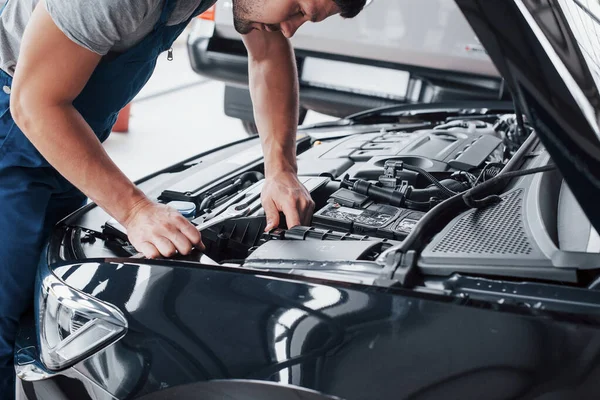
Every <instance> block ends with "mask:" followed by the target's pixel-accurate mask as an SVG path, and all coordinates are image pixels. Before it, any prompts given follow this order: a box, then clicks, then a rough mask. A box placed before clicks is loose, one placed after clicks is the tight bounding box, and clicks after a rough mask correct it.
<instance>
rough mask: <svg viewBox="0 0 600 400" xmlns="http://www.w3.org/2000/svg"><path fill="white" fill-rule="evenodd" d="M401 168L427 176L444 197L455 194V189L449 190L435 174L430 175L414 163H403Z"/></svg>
mask: <svg viewBox="0 0 600 400" xmlns="http://www.w3.org/2000/svg"><path fill="white" fill-rule="evenodd" d="M402 168H404V169H406V170H409V171H414V172H417V173H419V174H421V175H423V176H424V177H425V178H427V180H428V181H430V182H431V183H433V184H434V185H435V186H437V187H438V188H439V189H440V190H441V192H442V193H443V194H444V197H446V198H448V197H452V196H454V195H455V194H456V192H455V191H453V190H450V189H448V188H447V187H446V186H444V185H442V184H441V183H440V181H439V180H438V179H437V178H436V177H435V176H433V175H431V174H430V173H429V172H427V171H425V170H424V169H423V168H420V167H415V166H414V165H408V164H404V165H403V166H402Z"/></svg>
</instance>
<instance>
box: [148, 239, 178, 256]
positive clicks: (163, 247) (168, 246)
mask: <svg viewBox="0 0 600 400" xmlns="http://www.w3.org/2000/svg"><path fill="white" fill-rule="evenodd" d="M152 244H153V245H154V246H155V247H156V248H157V249H158V251H160V254H161V255H162V256H163V257H173V256H174V255H175V253H176V251H177V249H176V248H175V245H174V244H173V243H172V242H171V241H170V240H169V239H167V238H166V237H164V236H157V237H155V238H154V239H153V240H152Z"/></svg>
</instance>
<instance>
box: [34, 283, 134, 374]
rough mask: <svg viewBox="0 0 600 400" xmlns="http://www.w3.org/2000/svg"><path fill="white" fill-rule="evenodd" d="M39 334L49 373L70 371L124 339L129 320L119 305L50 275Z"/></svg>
mask: <svg viewBox="0 0 600 400" xmlns="http://www.w3.org/2000/svg"><path fill="white" fill-rule="evenodd" d="M40 286H41V287H40V293H39V297H38V304H37V308H38V312H39V320H38V335H39V343H40V353H41V359H42V361H43V363H44V365H45V366H46V368H48V369H49V370H55V371H56V370H60V369H64V368H67V367H69V366H71V365H73V364H75V363H76V362H78V361H80V360H82V359H84V358H86V357H88V356H90V355H91V354H93V353H94V352H96V351H98V350H100V349H101V348H104V347H106V346H107V345H108V344H110V343H112V342H114V341H115V340H116V339H118V338H119V337H121V336H122V335H123V334H124V333H125V331H126V330H127V320H126V319H125V316H124V315H123V313H122V312H121V311H120V310H119V309H118V308H116V307H115V306H113V305H111V304H108V303H106V302H103V301H100V300H98V299H96V298H94V297H92V296H89V295H86V294H85V293H81V292H79V291H77V290H75V289H73V288H71V287H69V286H67V285H66V284H64V283H63V282H62V281H60V280H59V279H58V278H57V277H56V276H54V275H53V274H51V273H49V274H47V275H46V276H45V277H43V278H41V285H40Z"/></svg>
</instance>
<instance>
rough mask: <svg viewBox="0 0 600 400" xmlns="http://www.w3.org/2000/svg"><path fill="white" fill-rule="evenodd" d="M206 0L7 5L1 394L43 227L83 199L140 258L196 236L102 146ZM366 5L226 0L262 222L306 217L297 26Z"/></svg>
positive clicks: (3, 28) (359, 0)
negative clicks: (251, 132) (299, 158)
mask: <svg viewBox="0 0 600 400" xmlns="http://www.w3.org/2000/svg"><path fill="white" fill-rule="evenodd" d="M215 1H216V0H95V1H92V0H42V1H38V0H8V2H7V3H6V4H5V6H4V8H3V9H2V14H1V16H0V18H1V24H0V89H1V91H0V207H1V209H2V211H1V212H0V232H1V233H0V235H1V237H0V381H1V383H0V397H1V398H2V399H6V398H10V397H12V393H13V392H14V391H13V385H14V370H13V366H12V362H13V361H12V360H13V355H12V353H13V344H14V338H15V335H16V327H17V323H18V320H19V317H20V315H21V314H22V313H23V312H24V311H25V310H26V309H27V308H28V307H29V305H30V303H31V299H32V290H33V284H34V276H35V271H36V267H37V263H38V260H40V254H41V252H42V249H43V247H44V241H45V239H46V238H47V236H48V234H49V232H50V229H51V227H52V226H53V225H54V224H55V223H56V222H57V221H58V220H59V219H61V218H63V217H64V216H66V215H67V214H68V213H70V212H72V211H74V210H75V209H76V208H78V207H80V206H81V205H82V204H83V203H84V201H85V197H86V196H87V197H89V198H90V199H92V200H93V201H94V202H96V203H97V204H98V205H99V206H100V207H102V208H103V209H104V210H106V211H107V212H108V213H109V214H110V215H111V216H113V217H114V218H116V219H117V220H118V221H119V222H120V223H121V224H122V225H124V226H125V227H126V228H127V231H128V234H129V238H130V240H131V242H132V244H133V245H134V246H135V247H136V249H138V250H139V251H141V252H143V253H144V255H145V256H147V257H157V256H159V255H163V256H170V255H173V254H174V253H175V251H178V252H180V253H183V254H187V253H189V252H190V251H191V249H192V247H193V246H202V245H201V238H200V234H199V233H198V232H197V231H196V229H195V228H194V227H193V226H192V225H191V224H190V223H189V222H188V221H187V220H186V219H184V218H183V217H181V216H180V215H179V214H178V213H177V212H176V211H174V210H173V209H171V208H169V207H167V206H165V205H159V204H156V203H154V202H153V201H151V200H150V199H148V198H147V197H146V196H145V195H144V194H143V193H142V192H141V191H140V190H139V189H137V188H136V187H135V186H134V185H133V184H132V183H131V181H130V180H129V179H127V177H126V176H125V175H124V174H123V173H122V172H121V171H120V170H119V169H118V167H117V166H116V165H115V164H114V163H113V162H112V161H111V159H110V158H109V157H108V155H107V154H106V152H105V151H104V149H103V147H102V146H101V142H102V141H104V140H105V139H106V138H107V136H108V135H109V133H110V131H111V127H112V125H113V124H114V122H115V120H116V117H117V114H118V112H119V110H120V109H121V108H122V107H123V106H125V105H126V104H127V103H129V102H130V101H131V99H132V98H133V97H134V96H135V95H136V94H137V93H138V92H139V90H140V89H141V88H142V86H143V85H144V84H145V83H146V81H147V79H148V78H149V77H150V75H151V74H152V71H153V68H154V65H155V61H156V58H157V57H158V55H159V53H161V52H164V51H165V50H167V49H169V48H170V47H171V44H172V43H173V41H174V40H175V39H176V38H177V36H179V35H180V33H181V32H182V31H183V29H184V28H185V26H186V25H187V23H188V22H189V21H190V19H191V18H193V17H194V16H196V15H198V14H199V13H201V12H203V11H204V10H206V9H207V8H209V7H210V6H212V5H213V4H214V2H215ZM364 4H365V0H233V13H234V22H235V27H236V29H237V30H238V31H239V32H240V33H241V34H243V35H244V43H245V44H246V47H247V48H248V53H249V60H250V61H249V69H250V88H251V93H252V98H253V100H254V104H255V115H256V122H257V126H258V129H259V131H260V132H261V139H262V145H263V151H264V154H265V175H266V182H265V185H264V189H263V192H262V202H263V206H264V209H265V211H266V215H267V220H268V228H271V227H274V226H276V225H278V223H279V211H281V212H283V213H284V215H285V216H286V221H287V223H288V225H289V226H293V225H297V224H300V223H303V222H305V223H306V222H307V221H309V219H310V217H311V214H312V209H313V207H314V204H313V202H312V200H311V198H310V194H309V193H308V192H307V190H306V189H305V188H304V187H303V186H302V184H301V183H300V182H299V180H298V178H297V176H296V161H295V160H296V154H295V133H296V125H297V121H298V115H297V113H298V77H297V72H296V65H295V61H294V52H293V50H292V47H291V46H290V43H289V40H288V38H290V37H291V36H292V35H293V34H294V33H295V31H296V30H297V29H298V28H299V27H300V26H301V25H302V24H303V23H305V22H307V21H312V22H319V21H322V20H324V19H325V18H327V17H329V16H331V15H334V14H341V16H342V17H345V18H350V17H354V16H355V15H356V14H357V13H358V12H360V10H361V9H362V8H363V6H364Z"/></svg>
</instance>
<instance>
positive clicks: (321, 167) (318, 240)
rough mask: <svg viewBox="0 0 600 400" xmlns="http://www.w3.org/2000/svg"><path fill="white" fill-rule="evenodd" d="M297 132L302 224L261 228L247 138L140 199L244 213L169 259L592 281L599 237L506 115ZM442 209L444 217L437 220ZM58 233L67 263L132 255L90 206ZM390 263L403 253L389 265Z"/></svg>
mask: <svg viewBox="0 0 600 400" xmlns="http://www.w3.org/2000/svg"><path fill="white" fill-rule="evenodd" d="M440 114H441V115H440ZM304 133H305V134H306V136H305V137H303V138H301V139H300V140H298V175H299V177H300V180H301V182H302V183H303V184H304V185H305V186H306V188H307V189H308V190H309V191H310V193H311V196H312V198H313V200H314V201H315V211H314V215H313V217H312V222H311V224H310V225H309V226H295V227H287V226H286V223H285V218H284V216H283V214H282V221H281V224H280V226H279V227H278V228H276V229H273V230H271V231H268V232H265V226H266V220H265V216H264V210H263V209H262V206H261V202H260V193H261V189H262V185H263V183H264V175H263V173H264V170H263V164H262V154H261V150H260V145H259V144H258V143H256V142H257V141H256V142H254V143H252V142H251V141H250V142H248V143H247V144H245V145H244V146H245V147H244V149H243V150H241V151H235V152H234V153H233V154H231V155H230V156H225V157H222V158H221V159H220V160H219V161H216V162H209V161H210V160H209V161H204V160H201V161H200V162H198V161H197V160H196V161H190V162H187V163H184V164H182V165H180V166H179V167H178V168H176V169H173V170H170V171H167V172H163V173H162V174H158V175H157V176H156V177H153V178H152V179H150V180H149V181H148V182H147V183H146V184H145V185H146V187H148V186H151V188H150V189H147V192H150V193H152V194H153V195H154V197H155V199H156V201H159V202H162V203H165V204H168V205H171V206H172V207H174V208H176V209H178V210H179V211H180V212H181V213H182V214H183V215H184V216H185V217H186V218H188V219H189V220H190V221H191V222H192V223H193V224H195V225H201V224H204V223H206V222H208V221H211V220H212V219H215V218H219V216H220V215H223V213H224V212H226V210H228V209H229V208H230V207H232V206H236V205H240V204H243V205H244V207H247V213H246V214H245V215H244V216H241V217H236V218H230V219H226V220H223V221H221V222H219V223H216V224H214V225H213V226H210V227H209V228H207V229H204V230H203V231H202V238H203V243H204V244H205V246H206V250H205V251H204V252H203V253H200V252H199V251H194V252H193V253H192V254H190V255H187V256H184V255H176V256H175V257H173V258H174V259H176V260H178V261H186V262H194V263H197V262H201V263H207V264H215V265H230V266H238V267H245V268H254V269H263V270H277V271H285V272H289V273H294V274H301V275H307V276H316V277H324V278H329V279H335V280H342V281H351V282H359V283H367V284H375V283H379V284H380V283H381V282H387V281H390V282H400V283H401V284H407V280H406V277H407V276H408V275H410V274H412V272H410V271H417V272H418V274H419V275H421V276H425V277H430V278H431V279H430V280H429V285H432V284H433V283H431V282H435V281H436V279H448V278H451V277H456V276H457V274H460V276H475V277H478V278H481V279H486V278H490V277H496V278H502V279H521V280H523V279H524V280H533V281H541V282H562V283H565V282H566V283H568V284H570V285H581V286H586V285H589V284H590V283H591V281H592V280H593V279H592V277H593V274H592V273H591V272H589V271H591V270H593V269H594V268H595V266H597V265H600V263H599V262H598V261H600V259H599V258H600V255H599V252H600V237H598V235H597V233H596V232H595V230H594V229H593V228H592V226H591V224H590V223H589V221H588V220H587V218H586V217H585V215H584V214H583V212H582V211H581V209H580V208H579V206H578V204H577V202H576V201H575V199H574V197H573V195H572V194H570V191H569V188H568V187H567V186H566V185H565V184H564V181H563V180H562V178H561V176H560V174H559V172H558V171H557V170H556V169H555V168H554V167H553V165H552V162H551V160H550V157H549V155H548V154H547V152H546V151H545V149H544V148H543V146H542V145H541V143H540V142H539V140H538V139H537V137H536V135H535V132H533V130H532V129H531V128H530V127H528V126H526V125H525V124H523V123H521V124H520V123H519V121H518V118H517V116H516V115H515V114H510V113H504V114H501V113H493V112H489V111H487V110H470V111H468V112H465V111H464V110H461V111H459V112H452V113H440V112H431V113H429V114H427V115H426V116H425V117H423V116H422V115H418V116H412V117H411V118H407V121H406V122H401V123H385V124H371V125H361V126H358V127H356V126H353V127H347V128H322V129H318V128H317V129H311V130H307V131H305V132H304ZM510 174H513V175H514V177H512V175H510ZM504 176H511V178H510V179H503V177H504ZM142 187H144V184H142ZM452 202H454V206H453V207H451V208H453V210H451V211H448V210H446V211H444V212H443V213H440V211H439V210H442V209H444V207H445V206H447V205H448V204H450V203H452ZM445 208H448V207H445ZM436 213H437V214H439V216H437V214H436ZM65 224H66V225H67V226H69V227H71V228H76V229H75V233H73V234H72V237H74V238H75V239H73V240H71V243H72V244H73V247H74V248H75V250H73V251H72V253H73V254H72V256H73V257H75V258H79V259H81V258H106V257H120V258H127V257H135V256H136V254H138V253H137V251H136V249H135V248H133V246H131V244H130V243H129V242H128V239H127V234H126V231H125V230H124V228H123V227H121V226H120V225H119V224H118V223H116V221H114V220H111V219H110V218H109V217H108V216H107V214H105V213H104V212H103V211H102V210H100V209H98V208H95V209H93V210H90V211H88V212H86V213H85V214H80V215H78V216H76V217H72V218H70V219H68V220H67V221H65ZM415 230H416V231H417V232H415ZM575 232H577V234H575ZM394 254H402V256H401V257H396V259H395V261H390V260H394ZM448 282H450V280H447V281H446V283H444V284H445V285H448V284H449V283H448ZM453 282H455V281H453ZM421 284H422V285H424V286H427V285H425V284H424V283H423V282H421Z"/></svg>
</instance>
